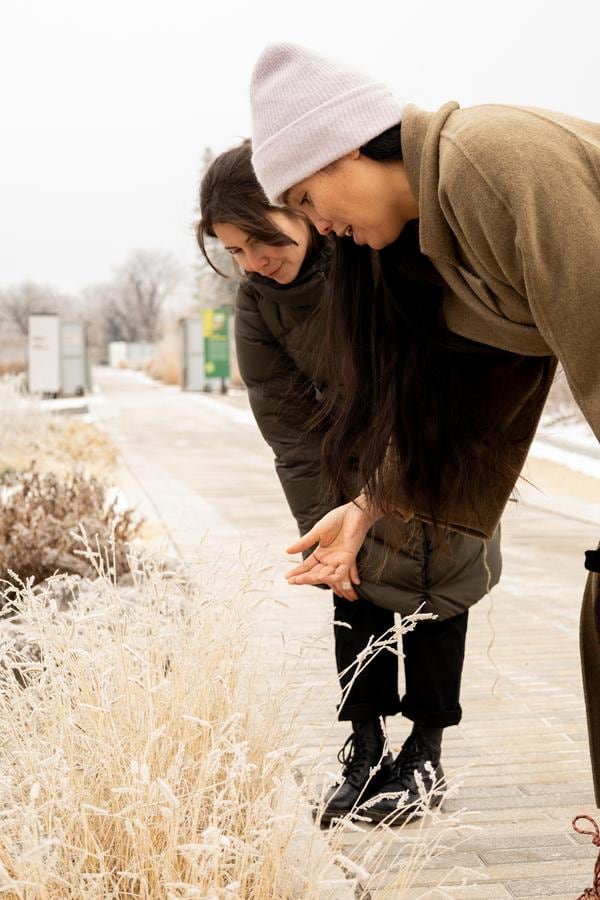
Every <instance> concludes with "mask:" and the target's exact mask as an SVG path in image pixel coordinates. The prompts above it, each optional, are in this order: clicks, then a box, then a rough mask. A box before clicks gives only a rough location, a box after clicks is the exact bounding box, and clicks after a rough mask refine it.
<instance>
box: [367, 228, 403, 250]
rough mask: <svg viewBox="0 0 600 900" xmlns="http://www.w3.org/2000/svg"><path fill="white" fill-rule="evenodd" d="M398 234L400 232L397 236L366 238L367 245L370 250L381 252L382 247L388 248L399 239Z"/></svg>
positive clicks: (385, 235) (380, 235)
mask: <svg viewBox="0 0 600 900" xmlns="http://www.w3.org/2000/svg"><path fill="white" fill-rule="evenodd" d="M400 234H401V232H400V231H399V232H398V234H378V235H373V237H369V238H368V240H367V244H368V245H369V247H370V248H371V250H383V248H384V247H389V245H390V244H393V243H394V241H395V240H397V239H398V238H399V237H400Z"/></svg>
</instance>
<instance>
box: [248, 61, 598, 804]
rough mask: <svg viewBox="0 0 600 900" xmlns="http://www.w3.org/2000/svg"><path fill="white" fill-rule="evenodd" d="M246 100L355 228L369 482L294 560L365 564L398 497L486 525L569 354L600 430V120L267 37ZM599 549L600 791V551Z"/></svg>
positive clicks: (357, 337)
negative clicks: (399, 75)
mask: <svg viewBox="0 0 600 900" xmlns="http://www.w3.org/2000/svg"><path fill="white" fill-rule="evenodd" d="M251 103H252V119H253V148H254V153H253V164H254V167H255V171H256V174H257V177H258V180H259V181H260V183H261V184H262V186H263V189H264V191H265V193H266V195H267V196H268V197H269V199H270V200H271V202H274V203H279V204H287V205H289V206H291V207H293V208H296V209H301V210H302V211H303V212H305V213H306V215H307V216H308V217H309V218H310V219H311V221H312V222H313V223H314V224H315V226H316V227H317V229H318V230H319V231H320V232H321V233H322V234H333V233H335V235H336V237H337V238H338V240H337V241H336V253H335V263H334V272H333V276H332V279H331V289H330V290H329V292H328V297H327V301H326V309H327V313H326V324H325V329H326V336H325V346H326V348H327V358H326V362H327V365H328V366H329V377H328V383H329V384H330V385H335V384H337V390H335V389H332V390H331V392H330V394H329V395H328V396H326V398H325V402H324V404H323V421H324V422H328V424H329V431H328V433H327V436H326V438H325V441H324V445H323V455H324V462H325V465H326V468H327V470H328V473H329V475H330V480H331V482H332V484H333V485H334V486H335V487H336V488H342V489H343V488H344V487H346V488H347V487H348V486H347V485H345V483H344V473H346V472H349V471H351V468H352V466H351V464H350V463H351V461H352V460H355V461H357V462H358V476H359V479H360V483H361V484H362V485H363V490H362V492H361V494H360V495H359V496H358V497H357V498H356V500H355V501H353V502H352V503H349V504H346V505H345V506H343V507H339V508H338V509H336V510H333V511H332V512H331V513H329V514H328V515H327V516H326V517H325V518H324V519H322V520H321V521H320V522H319V523H318V524H317V525H316V526H315V528H313V529H312V530H311V531H310V532H309V533H308V534H307V535H305V537H304V538H303V539H302V540H300V541H298V542H297V543H296V544H294V545H293V546H292V547H290V548H289V550H290V552H298V551H300V550H308V549H310V548H311V547H314V546H315V545H317V546H316V550H315V551H314V552H313V553H312V554H311V555H310V556H309V557H308V558H307V560H306V561H305V562H304V563H302V564H301V565H299V566H297V567H295V568H294V569H293V570H292V571H291V572H290V573H289V574H288V580H289V581H290V582H291V583H299V584H302V583H324V582H326V583H328V584H330V585H331V586H332V587H333V588H334V589H335V588H336V587H338V586H339V587H341V588H344V587H345V586H346V585H349V584H351V583H352V582H355V583H359V581H360V573H359V572H358V569H357V566H356V554H357V552H358V549H359V548H360V546H361V545H362V542H363V540H364V536H365V534H366V532H367V530H368V528H369V527H370V526H371V525H372V523H373V521H375V520H376V519H378V518H379V517H381V516H385V515H388V514H390V513H392V512H394V513H398V512H399V511H401V512H404V514H405V516H406V517H410V516H413V515H414V516H418V517H419V518H421V519H423V520H425V521H432V522H434V523H435V524H437V525H439V526H440V527H443V528H451V529H452V528H454V529H458V530H462V531H466V532H469V533H472V534H475V535H478V536H479V537H481V539H482V540H484V541H485V540H488V539H489V538H490V536H491V535H492V534H493V532H494V530H495V528H496V527H497V525H498V522H499V519H500V516H501V514H502V511H503V509H504V506H505V504H506V502H507V500H508V498H509V496H510V494H511V493H512V490H513V488H514V485H515V482H516V480H517V478H518V477H519V473H520V471H521V468H522V466H523V463H524V461H525V458H526V455H527V451H528V449H529V446H530V443H531V441H532V439H533V436H534V434H535V430H536V427H537V423H538V420H539V417H540V415H541V412H542V408H543V405H544V402H545V399H546V395H547V393H548V390H549V387H550V384H551V381H552V377H553V374H554V371H555V367H556V361H557V360H559V361H560V362H561V363H562V366H563V368H564V370H565V373H566V376H567V379H568V382H569V385H570V387H571V390H572V392H573V394H574V396H575V398H576V400H577V402H578V403H579V405H580V407H581V409H582V411H583V413H584V415H585V417H586V418H587V420H588V422H589V423H590V425H591V427H592V429H593V431H594V432H595V434H596V437H597V438H598V439H599V440H600V364H599V362H598V360H599V348H600V125H599V124H595V123H592V122H587V121H583V120H581V119H576V118H574V117H572V116H567V115H564V114H562V113H557V112H551V111H548V110H540V109H531V108H524V107H514V106H505V105H482V106H477V107H473V108H467V109H461V108H460V107H459V105H458V104H457V103H455V102H450V103H447V104H445V105H444V106H443V107H442V108H441V109H439V110H438V111H437V112H433V113H432V112H426V111H424V110H421V109H419V108H418V107H416V106H414V105H407V106H405V105H403V104H402V103H400V102H399V101H397V100H396V99H395V98H394V96H393V94H392V92H391V91H390V90H389V89H388V88H386V87H385V86H384V85H381V84H378V83H376V82H374V81H373V80H372V79H370V78H369V77H368V76H367V75H365V74H363V73H362V72H360V71H357V70H355V69H353V68H350V67H347V66H342V65H339V64H337V63H335V62H332V61H331V60H329V59H326V58H324V57H322V56H319V55H317V54H315V53H313V52H311V51H309V50H307V49H305V48H303V47H299V46H297V45H294V44H278V45H273V46H270V47H267V48H266V49H265V50H264V52H263V53H262V55H261V57H260V59H259V60H258V62H257V64H256V67H255V70H254V73H253V77H252V85H251ZM373 251H378V252H373ZM597 537H598V535H594V534H592V533H590V541H592V540H594V541H595V540H597ZM586 556H587V562H586V568H588V570H589V572H590V574H589V576H588V582H587V587H586V592H585V595H584V605H583V610H582V619H581V653H582V665H583V676H584V687H585V694H586V703H587V712H588V724H589V736H590V747H591V753H592V770H593V773H594V781H595V789H596V799H597V802H598V803H600V704H598V702H597V698H598V696H600V624H599V623H600V551H597V550H592V551H588V553H587V554H586Z"/></svg>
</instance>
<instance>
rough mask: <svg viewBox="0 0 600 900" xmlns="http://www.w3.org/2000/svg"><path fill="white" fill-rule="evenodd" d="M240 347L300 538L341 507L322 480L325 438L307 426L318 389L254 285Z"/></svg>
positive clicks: (238, 333)
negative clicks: (272, 324) (264, 310)
mask: <svg viewBox="0 0 600 900" xmlns="http://www.w3.org/2000/svg"><path fill="white" fill-rule="evenodd" d="M235 342H236V350H237V358H238V364H239V369H240V375H241V377H242V379H243V381H244V383H245V384H246V387H247V388H248V396H249V400H250V406H251V408H252V412H253V413H254V417H255V419H256V422H257V424H258V427H259V429H260V431H261V433H262V435H263V437H264V439H265V441H266V442H267V443H268V444H269V446H270V447H271V449H272V450H273V453H274V454H275V469H276V471H277V475H278V476H279V480H280V482H281V486H282V488H283V491H284V493H285V496H286V499H287V502H288V505H289V507H290V510H291V512H292V514H293V516H294V518H295V519H296V522H297V524H298V529H299V531H300V534H301V535H302V534H305V533H306V532H307V531H309V530H310V529H311V528H312V526H313V525H314V524H315V523H316V522H317V521H318V520H319V519H320V518H321V517H322V516H323V515H325V513H326V512H328V511H329V510H330V509H332V508H333V507H334V506H335V504H334V503H333V502H327V499H326V491H325V487H324V484H323V480H322V477H321V464H320V444H321V441H320V437H319V435H318V434H317V433H315V432H314V431H310V430H309V429H308V427H307V423H308V421H309V419H310V418H311V416H312V415H313V414H314V412H315V411H316V408H317V407H316V404H317V399H316V395H315V389H314V386H313V385H312V384H311V382H310V381H309V380H308V379H307V378H306V377H305V376H304V375H303V374H302V372H300V370H299V369H298V367H297V366H296V365H295V363H294V361H293V360H292V359H291V358H290V357H289V356H288V354H287V353H286V352H285V351H284V349H283V348H282V347H281V345H280V344H279V343H278V341H277V340H276V339H275V337H274V336H273V335H272V333H271V332H270V331H269V329H268V327H267V325H266V323H265V321H264V319H263V317H262V315H261V313H260V310H259V308H258V304H257V301H256V299H255V297H254V295H253V293H252V288H251V287H250V286H248V285H244V284H242V285H240V287H239V289H238V294H237V298H236V318H235Z"/></svg>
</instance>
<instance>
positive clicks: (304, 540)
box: [285, 528, 319, 553]
mask: <svg viewBox="0 0 600 900" xmlns="http://www.w3.org/2000/svg"><path fill="white" fill-rule="evenodd" d="M318 540H319V539H318V537H317V536H316V535H315V534H314V528H311V530H310V531H307V532H306V534H305V535H304V537H301V538H299V539H298V540H297V541H296V543H295V544H290V546H289V547H288V548H287V550H286V551H285V552H286V553H302V552H303V551H304V550H310V548H311V547H314V545H315V544H316V543H318Z"/></svg>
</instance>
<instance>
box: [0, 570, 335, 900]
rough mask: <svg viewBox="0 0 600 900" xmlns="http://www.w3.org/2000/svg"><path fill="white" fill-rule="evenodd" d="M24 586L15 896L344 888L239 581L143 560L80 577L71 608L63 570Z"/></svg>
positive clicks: (10, 889) (17, 629)
mask: <svg viewBox="0 0 600 900" xmlns="http://www.w3.org/2000/svg"><path fill="white" fill-rule="evenodd" d="M63 587H64V584H61V588H63ZM61 593H64V591H62V590H61ZM11 601H12V604H11V605H12V607H13V608H16V611H17V616H18V619H17V622H15V621H14V620H13V621H12V622H11V624H10V626H6V630H5V632H4V637H3V639H2V644H1V646H0V659H1V663H2V665H1V666H0V733H1V734H2V742H1V746H0V891H2V893H3V895H8V896H14V897H23V898H29V897H35V898H36V900H37V898H53V900H54V898H61V897H65V898H66V897H74V896H77V897H80V896H81V897H86V898H88V897H98V898H106V897H129V896H141V897H152V898H155V897H173V898H175V897H204V898H208V897H211V898H221V897H223V898H225V897H244V898H246V897H248V898H250V897H252V898H286V897H302V898H304V897H307V898H310V897H322V896H330V895H332V894H331V890H333V885H332V880H331V879H332V871H331V860H332V858H333V854H332V851H329V849H328V848H327V849H325V848H326V845H325V842H324V841H323V839H322V836H321V835H320V834H319V833H318V832H317V831H316V830H315V829H314V827H313V826H312V823H311V822H310V821H309V820H308V819H307V818H306V815H305V813H306V807H305V804H304V801H302V800H301V798H300V794H299V790H298V788H297V787H296V786H295V784H294V783H293V781H291V780H290V763H289V756H290V754H291V753H292V752H293V750H290V749H289V735H288V734H286V730H285V727H284V726H283V725H282V719H281V716H280V714H279V713H280V711H279V706H278V701H277V698H276V697H273V696H270V695H269V693H268V690H267V688H266V686H265V685H264V684H263V683H261V681H260V676H259V675H258V672H259V666H258V663H257V660H256V659H255V658H253V654H252V653H251V652H249V648H248V639H247V636H248V630H249V628H250V627H251V625H250V623H251V615H250V609H249V607H250V604H249V602H248V601H247V600H246V598H245V596H244V591H243V585H242V589H241V591H240V593H239V595H238V596H237V597H236V598H235V599H233V600H219V602H218V603H217V602H215V601H214V599H211V598H210V597H204V596H203V591H202V589H201V588H196V589H192V588H190V586H189V584H188V583H187V582H186V581H185V580H184V579H182V578H180V577H177V576H175V575H174V574H173V573H169V572H165V571H160V570H159V569H158V568H157V566H156V565H154V564H153V563H152V562H151V561H147V562H146V563H145V565H143V566H140V567H138V569H137V570H136V571H134V584H133V586H132V587H129V588H127V589H126V590H125V589H124V588H122V587H116V586H115V585H114V584H113V583H112V582H111V581H110V579H109V578H107V577H104V576H103V575H100V577H98V578H97V579H96V580H95V581H93V582H87V583H85V584H84V587H83V590H82V592H81V593H79V594H78V595H75V596H74V599H73V602H72V604H71V607H70V609H69V610H68V611H67V612H66V613H65V612H58V610H57V606H56V603H55V602H54V600H53V592H52V582H50V584H49V587H48V589H47V590H46V591H44V592H42V593H39V592H34V591H32V590H31V589H30V588H28V587H24V588H23V589H22V590H20V591H19V592H18V593H14V592H13V593H12V594H11ZM286 748H288V749H286ZM299 841H300V843H299ZM334 875H335V876H337V878H338V880H342V881H343V876H342V873H341V872H340V870H334ZM327 885H329V887H327ZM330 889H331V890H330Z"/></svg>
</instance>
